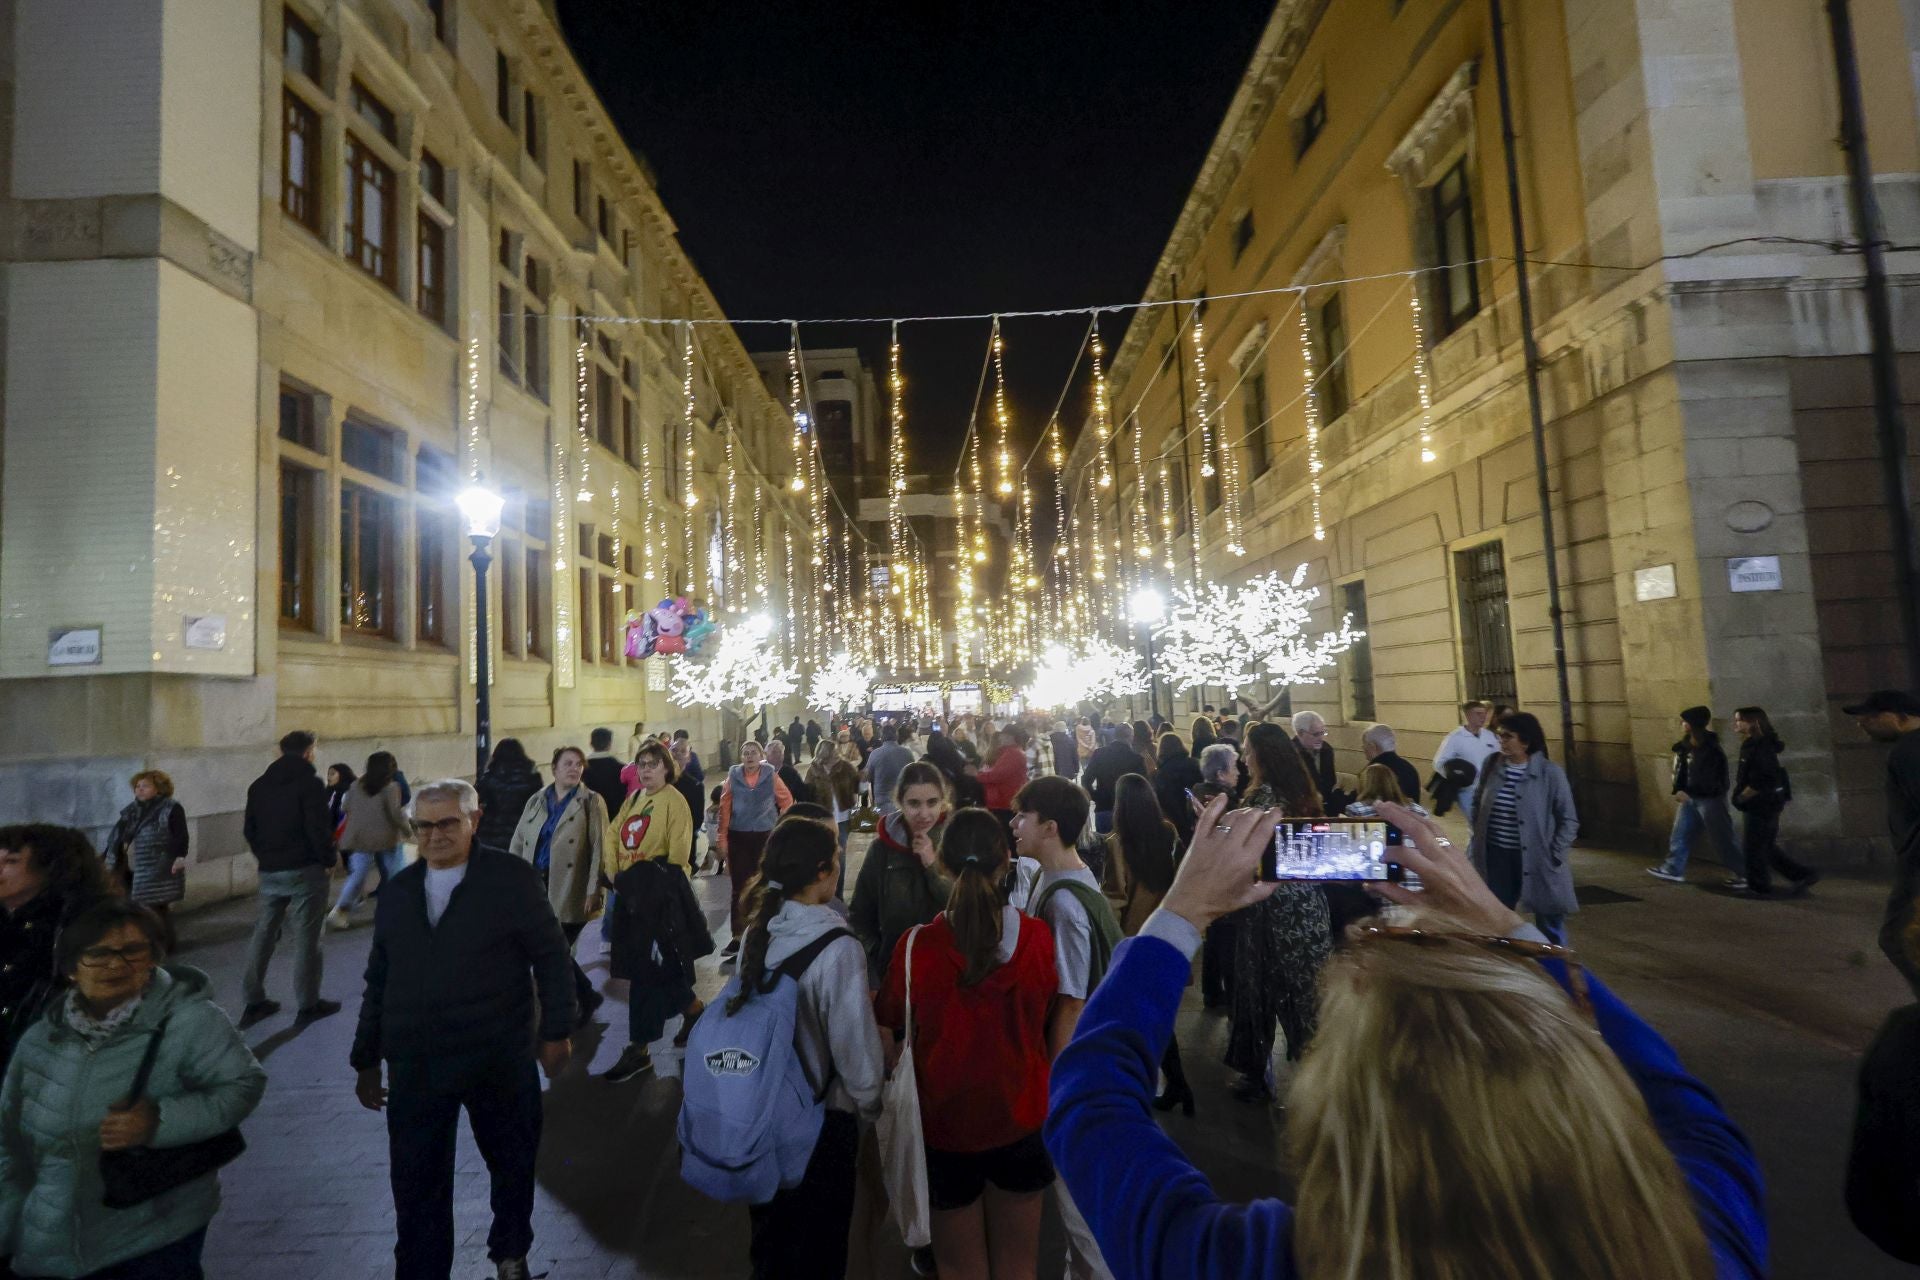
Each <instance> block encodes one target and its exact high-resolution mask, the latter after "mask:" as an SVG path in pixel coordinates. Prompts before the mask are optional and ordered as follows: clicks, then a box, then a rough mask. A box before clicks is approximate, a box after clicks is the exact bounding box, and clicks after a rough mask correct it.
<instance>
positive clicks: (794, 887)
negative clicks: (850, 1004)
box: [727, 818, 840, 1017]
mask: <svg viewBox="0 0 1920 1280" xmlns="http://www.w3.org/2000/svg"><path fill="white" fill-rule="evenodd" d="M839 854H840V832H839V829H838V828H837V827H831V826H828V825H827V824H826V823H824V822H821V821H819V820H818V819H815V818H782V819H781V820H780V821H779V822H778V823H777V824H775V826H774V828H773V832H772V834H770V835H769V836H768V837H767V846H766V851H765V852H764V853H762V854H761V855H760V873H759V874H758V875H756V876H754V878H753V879H751V880H749V881H747V887H746V888H745V889H744V890H742V891H741V895H740V896H741V899H742V902H741V906H742V908H743V914H745V915H746V917H747V921H748V923H747V933H746V937H745V938H743V939H742V940H741V943H740V968H739V971H738V972H739V978H740V990H739V992H738V994H736V995H735V996H734V997H733V998H732V999H731V1000H728V1001H727V1016H728V1017H732V1016H733V1015H734V1014H736V1013H738V1012H740V1008H741V1006H742V1005H744V1004H746V1002H747V1001H748V1000H749V999H751V998H752V997H753V996H754V995H755V994H756V993H759V992H764V991H769V990H771V989H772V987H773V984H772V983H771V982H769V981H768V980H767V971H766V970H767V943H768V941H769V939H768V936H767V926H768V925H770V924H772V923H773V918H774V917H775V916H777V915H779V914H780V908H781V907H783V906H785V905H786V903H787V902H788V900H789V899H790V898H792V896H793V895H794V894H796V893H800V892H802V891H804V890H805V889H806V888H807V887H808V886H809V885H811V884H813V883H814V882H815V881H816V880H818V879H819V878H820V875H821V873H822V872H824V871H827V870H829V869H830V868H831V867H832V866H833V860H834V859H835V858H836V857H838V856H839ZM776 980H777V975H776Z"/></svg>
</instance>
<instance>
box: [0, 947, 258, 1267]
mask: <svg viewBox="0 0 1920 1280" xmlns="http://www.w3.org/2000/svg"><path fill="white" fill-rule="evenodd" d="M210 987H211V984H210V983H209V982H208V980H207V976H206V974H204V973H202V972H200V971H199V970H198V969H193V968H189V967H187V966H185V965H167V966H164V967H163V968H162V969H161V970H160V971H159V972H157V973H156V974H155V975H154V979H153V985H152V986H150V987H149V988H148V989H147V994H146V996H145V997H144V998H143V999H142V1001H141V1004H140V1007H139V1008H138V1009H137V1010H135V1011H134V1014H133V1016H132V1017H131V1018H129V1019H128V1020H127V1022H126V1023H124V1024H123V1025H122V1026H121V1027H120V1028H119V1029H118V1030H117V1031H116V1032H114V1033H113V1035H112V1036H110V1037H109V1038H108V1039H107V1040H106V1041H104V1042H103V1043H101V1044H98V1045H89V1044H88V1043H87V1041H86V1040H85V1039H83V1038H82V1037H81V1036H80V1035H79V1034H78V1033H77V1032H75V1031H74V1030H73V1029H72V1028H71V1027H69V1026H68V1025H67V1020H66V1006H67V999H66V998H62V999H60V1000H56V1001H55V1002H54V1003H53V1004H52V1005H51V1006H50V1007H49V1008H48V1009H47V1011H46V1013H45V1014H44V1015H42V1016H41V1018H40V1019H39V1020H38V1021H37V1022H35V1023H34V1025H33V1026H32V1028H31V1029H29V1030H28V1031H27V1033H26V1035H24V1036H22V1037H21V1039H20V1044H19V1046H18V1047H17V1048H16V1049H15V1050H14V1054H13V1061H12V1062H11V1063H10V1064H9V1065H8V1067H7V1077H6V1083H5V1085H4V1086H0V1255H4V1254H11V1255H12V1256H13V1265H14V1267H15V1268H16V1269H17V1270H18V1271H19V1272H20V1273H21V1274H22V1275H35V1276H85V1275H91V1274H92V1273H93V1272H95V1271H99V1270H101V1269H103V1268H105V1267H109V1266H112V1265H113V1264H114V1263H116V1262H122V1261H125V1260H126V1259H128V1258H137V1257H139V1256H140V1255H141V1254H143V1253H151V1252H153V1250H155V1249H158V1248H160V1247H161V1246H162V1245H167V1244H171V1243H173V1242H174V1241H175V1240H179V1239H181V1238H182V1237H185V1236H188V1235H191V1234H193V1233H194V1232H195V1231H198V1230H200V1228H202V1227H204V1226H206V1225H207V1223H209V1222H211V1221H212V1220H213V1215H214V1211H215V1210H216V1209H218V1208H219V1207H220V1178H219V1175H218V1174H214V1173H209V1174H207V1175H205V1176H204V1177H200V1178H196V1179H194V1180H193V1181H192V1182H189V1183H187V1184H185V1185H184V1186H180V1187H176V1188H174V1189H173V1190H172V1191H169V1192H167V1193H166V1194H164V1195H161V1196H157V1197H155V1198H154V1199H152V1200H149V1201H147V1202H146V1203H145V1204H140V1205H135V1206H134V1207H133V1208H131V1209H109V1208H107V1207H106V1206H105V1205H104V1204H102V1203H101V1181H100V1122H101V1121H102V1120H104V1119H106V1115H107V1107H108V1105H109V1104H111V1103H114V1102H117V1101H119V1100H120V1099H122V1098H124V1097H125V1096H126V1093H127V1090H128V1089H130V1088H131V1087H132V1085H133V1077H134V1074H135V1073H136V1072H137V1071H138V1070H139V1068H140V1059H141V1056H142V1055H144V1054H145V1053H146V1051H147V1045H148V1042H149V1041H150V1039H151V1038H152V1036H153V1033H154V1032H155V1031H157V1030H159V1028H160V1024H161V1021H162V1020H163V1019H164V1020H166V1023H167V1026H166V1031H165V1034H163V1035H162V1036H161V1037H160V1048H159V1052H158V1053H157V1054H156V1055H155V1057H154V1062H153V1074H152V1075H151V1076H150V1077H149V1079H148V1082H147V1094H148V1096H149V1097H151V1098H153V1100H154V1101H155V1102H156V1103H157V1104H158V1106H159V1108H160V1128H159V1131H158V1133H157V1134H156V1135H155V1137H154V1140H153V1146H154V1147H156V1148H159V1147H177V1146H184V1145H185V1144H187V1143H191V1142H200V1141H203V1140H204V1139H207V1138H211V1137H213V1136H214V1135H216V1134H220V1133H224V1132H226V1131H227V1130H228V1129H231V1128H233V1127H234V1126H235V1125H238V1124H239V1123H240V1122H241V1121H242V1120H244V1119H246V1117H247V1116H248V1115H249V1114H251V1113H252V1111H253V1109H254V1108H255V1107H256V1106H258V1105H259V1103H260V1097H261V1095H262V1094H263V1093H265V1092H266V1088H267V1073H266V1072H265V1071H263V1070H261V1068H260V1064H259V1063H258V1062H256V1061H255V1060H254V1057H253V1054H252V1052H251V1051H250V1050H248V1048H247V1046H246V1042H245V1041H243V1040H242V1039H241V1038H240V1033H239V1032H237V1031H235V1030H234V1028H233V1023H232V1022H231V1021H229V1020H228V1018H227V1015H226V1014H225V1013H224V1012H222V1011H221V1009H220V1007H219V1006H218V1005H216V1004H214V1003H213V1001H212V999H211V998H209V995H208V992H209V990H210Z"/></svg>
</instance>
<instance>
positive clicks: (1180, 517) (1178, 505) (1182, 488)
mask: <svg viewBox="0 0 1920 1280" xmlns="http://www.w3.org/2000/svg"><path fill="white" fill-rule="evenodd" d="M1167 484H1168V486H1169V487H1170V488H1171V489H1172V492H1170V493H1169V494H1168V495H1167V509H1168V511H1170V512H1171V513H1172V515H1173V536H1174V537H1176V538H1181V537H1185V536H1186V532H1187V512H1188V511H1189V510H1191V509H1192V507H1193V493H1192V492H1191V491H1190V490H1189V489H1188V488H1187V464H1186V463H1185V462H1183V461H1181V460H1179V459H1175V460H1174V461H1173V462H1172V463H1170V464H1168V467H1167Z"/></svg>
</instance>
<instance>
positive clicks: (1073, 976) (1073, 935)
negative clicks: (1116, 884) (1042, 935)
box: [1031, 867, 1100, 1000]
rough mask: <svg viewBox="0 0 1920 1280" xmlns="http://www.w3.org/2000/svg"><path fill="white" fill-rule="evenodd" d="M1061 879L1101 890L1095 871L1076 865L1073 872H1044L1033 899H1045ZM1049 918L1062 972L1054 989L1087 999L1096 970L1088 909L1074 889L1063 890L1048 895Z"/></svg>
mask: <svg viewBox="0 0 1920 1280" xmlns="http://www.w3.org/2000/svg"><path fill="white" fill-rule="evenodd" d="M1062 880H1078V881H1079V882H1080V883H1081V884H1084V885H1086V886H1087V887H1088V888H1089V889H1092V890H1093V891H1094V892H1095V893H1098V892H1100V881H1099V880H1097V879H1096V878H1095V877H1094V874H1093V872H1091V871H1089V870H1088V869H1087V868H1085V867H1076V868H1075V869H1073V870H1071V871H1046V872H1042V873H1041V875H1040V879H1039V881H1038V882H1037V883H1035V884H1034V886H1033V897H1032V899H1031V901H1033V902H1038V901H1040V899H1042V898H1045V897H1046V895H1047V890H1048V889H1049V888H1051V887H1052V886H1053V885H1055V884H1056V883H1058V882H1060V881H1062ZM1046 921H1047V927H1048V928H1049V929H1051V930H1053V963H1054V968H1056V969H1057V970H1058V971H1059V975H1060V981H1059V985H1058V986H1057V987H1056V988H1055V990H1057V991H1058V992H1059V993H1060V994H1061V995H1063V996H1071V997H1073V998H1074V999H1075V1000H1085V999H1086V998H1087V996H1088V995H1089V994H1090V993H1091V991H1092V986H1093V984H1092V983H1091V982H1090V981H1088V979H1089V978H1090V977H1091V976H1092V973H1093V922H1092V921H1091V920H1089V919H1087V909H1086V908H1085V907H1083V906H1081V905H1080V899H1078V898H1076V897H1074V896H1073V892H1072V891H1071V890H1064V889H1063V890H1062V891H1060V892H1059V893H1056V894H1054V895H1053V896H1052V897H1051V898H1047V908H1046Z"/></svg>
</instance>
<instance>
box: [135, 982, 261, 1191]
mask: <svg viewBox="0 0 1920 1280" xmlns="http://www.w3.org/2000/svg"><path fill="white" fill-rule="evenodd" d="M171 1020H172V1019H171V1017H168V1018H162V1019H161V1020H160V1025H159V1026H157V1027H155V1028H154V1030H153V1038H152V1039H151V1040H149V1041H147V1052H146V1054H145V1055H144V1056H142V1057H141V1059H140V1070H139V1071H137V1072H135V1073H134V1077H133V1088H132V1089H131V1090H129V1091H128V1093H127V1101H128V1102H129V1103H133V1102H138V1101H139V1100H140V1098H141V1096H142V1095H144V1094H145V1093H146V1091H147V1077H148V1076H150V1075H152V1074H153V1059H154V1057H155V1055H157V1054H158V1053H159V1052H160V1037H161V1036H163V1035H165V1034H166V1033H167V1023H168V1022H169V1021H171ZM246 1149H247V1140H246V1139H245V1138H243V1137H241V1136H240V1130H238V1129H229V1130H227V1131H226V1132H225V1133H216V1134H215V1135H213V1137H211V1138H203V1139H201V1140H200V1141H199V1142H189V1143H187V1144H185V1145H184V1146H178V1147H127V1148H125V1149H124V1150H121V1151H102V1152H101V1153H100V1183H101V1188H102V1194H101V1197H100V1199H101V1201H102V1202H103V1203H104V1204H105V1205H106V1206H107V1208H109V1209H131V1208H133V1207H134V1206H135V1205H141V1204H145V1203H146V1202H147V1201H149V1200H152V1199H153V1198H154V1197H156V1196H162V1195H165V1194H166V1193H167V1192H169V1191H172V1190H173V1189H174V1188H175V1187H181V1186H185V1185H186V1184H187V1183H189V1182H192V1181H193V1180H194V1179H195V1178H201V1177H205V1176H206V1175H207V1174H209V1173H212V1172H213V1171H214V1170H215V1169H218V1168H219V1167H220V1166H222V1165H225V1164H231V1163H232V1162H233V1161H234V1160H235V1159H236V1158H238V1157H239V1155H240V1153H241V1152H242V1151H245V1150H246Z"/></svg>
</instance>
